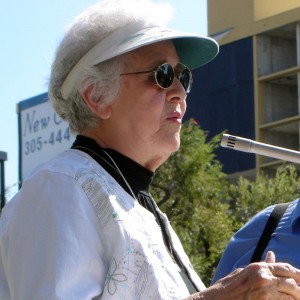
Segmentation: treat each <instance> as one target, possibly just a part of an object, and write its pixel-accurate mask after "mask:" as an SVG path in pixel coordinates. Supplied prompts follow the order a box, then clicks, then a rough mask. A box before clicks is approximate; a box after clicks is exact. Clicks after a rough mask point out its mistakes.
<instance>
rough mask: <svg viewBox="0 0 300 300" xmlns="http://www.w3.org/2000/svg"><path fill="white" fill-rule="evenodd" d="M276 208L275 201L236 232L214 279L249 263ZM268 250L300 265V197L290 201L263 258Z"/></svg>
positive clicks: (288, 261)
mask: <svg viewBox="0 0 300 300" xmlns="http://www.w3.org/2000/svg"><path fill="white" fill-rule="evenodd" d="M273 208H274V205H273V206H269V207H267V208H265V209H264V210H262V211H261V212H259V213H258V214H257V215H255V216H254V217H253V218H252V219H251V220H250V221H248V222H247V223H246V224H245V225H244V226H243V227H242V228H241V229H240V230H239V231H237V232H236V233H235V235H234V236H233V237H232V238H231V240H230V242H229V244H228V245H227V247H226V249H225V251H224V253H223V256H222V258H221V260H220V262H219V265H218V267H217V270H216V273H215V276H214V278H213V280H212V283H214V282H215V281H217V280H218V279H220V278H222V277H224V276H226V275H228V274H229V273H230V272H232V271H234V270H235V269H237V268H240V267H245V266H246V265H248V264H249V262H250V260H251V258H252V255H253V253H254V250H255V247H256V245H257V243H258V240H259V238H260V235H261V233H262V231H263V229H264V227H265V225H266V223H267V221H268V218H269V216H270V214H271V212H272V210H273ZM268 250H272V251H273V252H274V253H275V257H276V261H277V262H287V263H290V264H291V265H293V266H294V267H297V268H300V199H297V200H295V201H293V202H291V204H290V205H289V207H288V208H287V210H286V212H285V213H284V215H283V216H282V218H281V220H280V222H279V224H278V226H277V228H276V230H275V232H274V233H273V234H272V237H271V240H270V242H269V244H268V246H267V247H266V249H265V251H264V254H263V255H262V259H264V258H265V256H266V253H267V251H268Z"/></svg>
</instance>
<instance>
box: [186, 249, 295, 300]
mask: <svg viewBox="0 0 300 300" xmlns="http://www.w3.org/2000/svg"><path fill="white" fill-rule="evenodd" d="M299 283H300V270H299V269H296V268H294V267H293V266H291V265H289V264H287V263H275V255H274V253H273V252H269V253H268V254H267V257H266V260H265V262H261V263H253V264H250V265H248V266H247V267H245V268H243V269H242V268H240V269H237V270H235V271H233V272H232V273H230V274H229V275H228V276H226V277H224V278H222V279H220V280H219V281H217V282H216V283H215V284H214V285H212V286H211V287H209V288H207V289H206V290H205V291H203V292H200V293H198V294H194V295H192V296H190V297H189V298H187V300H196V299H199V300H202V299H203V300H215V299H216V300H217V299H222V300H227V299H228V300H231V299H234V300H269V299H270V300H271V299H272V300H300V287H299V286H298V284H299Z"/></svg>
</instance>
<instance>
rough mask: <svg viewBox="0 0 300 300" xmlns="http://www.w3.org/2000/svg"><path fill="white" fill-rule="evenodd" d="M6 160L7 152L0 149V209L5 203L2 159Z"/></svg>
mask: <svg viewBox="0 0 300 300" xmlns="http://www.w3.org/2000/svg"><path fill="white" fill-rule="evenodd" d="M6 160H7V153H6V152H3V151H0V179H1V182H0V188H1V189H0V193H1V201H0V209H1V210H2V208H3V207H4V205H5V172H4V161H6Z"/></svg>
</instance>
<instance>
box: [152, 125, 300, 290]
mask: <svg viewBox="0 0 300 300" xmlns="http://www.w3.org/2000/svg"><path fill="white" fill-rule="evenodd" d="M220 138H221V135H217V136H216V137H214V138H213V139H212V140H210V141H207V138H206V134H205V132H204V131H203V130H201V129H200V127H199V126H198V124H197V123H196V122H195V121H194V120H189V121H188V122H186V123H185V124H184V126H183V127H182V131H181V147H180V150H179V151H177V152H176V153H174V154H173V155H172V156H171V157H170V158H169V160H168V161H167V162H165V163H164V164H163V165H162V166H161V167H160V168H159V169H158V170H157V172H156V175H155V178H154V181H153V183H152V189H151V193H152V195H153V197H154V199H156V200H157V204H158V205H159V206H160V208H161V209H162V211H164V212H165V213H166V214H167V215H168V217H169V219H170V222H171V223H172V226H173V228H174V229H175V231H176V232H177V234H178V235H179V238H180V239H181V241H182V243H183V246H184V248H185V250H186V252H187V254H188V256H189V257H190V259H191V261H192V264H193V266H194V267H195V269H196V271H197V272H198V273H199V274H200V276H201V278H202V280H203V281H204V283H205V284H206V285H209V283H210V280H211V278H212V276H213V273H214V271H215V267H216V266H217V264H218V261H219V259H220V257H221V255H222V252H223V251H224V249H225V247H226V245H227V243H228V241H229V239H230V237H231V236H232V234H233V233H234V232H236V231H237V230H238V229H239V228H240V227H241V226H242V225H243V224H244V223H245V222H246V221H248V220H249V219H250V218H251V217H252V216H253V215H255V214H256V213H257V212H259V211H260V210H261V209H263V208H265V207H267V206H269V205H271V204H274V203H280V202H287V201H292V200H294V199H296V198H297V197H298V187H299V186H300V179H299V176H298V173H297V170H296V168H295V167H294V166H293V165H283V166H282V167H280V168H278V170H277V172H276V174H275V176H272V177H269V176H266V175H263V174H262V175H259V176H257V177H256V179H255V181H250V180H248V179H246V178H239V180H238V181H237V182H236V183H231V184H230V183H229V182H228V181H227V179H226V174H224V173H223V172H222V165H221V164H220V162H219V161H218V160H217V159H216V157H215V154H214V152H215V150H216V148H217V147H219V144H220ZM249 155H250V154H249Z"/></svg>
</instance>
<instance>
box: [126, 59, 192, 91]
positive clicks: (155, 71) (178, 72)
mask: <svg viewBox="0 0 300 300" xmlns="http://www.w3.org/2000/svg"><path fill="white" fill-rule="evenodd" d="M163 66H168V68H171V70H172V77H173V79H172V82H171V84H170V85H169V86H168V87H163V86H162V85H161V84H160V83H159V80H158V77H157V74H158V72H159V69H160V68H161V67H163ZM185 70H187V71H188V74H189V76H190V78H189V83H188V86H187V88H185V87H184V85H183V84H182V82H181V80H180V75H181V74H182V72H183V71H185ZM145 73H153V76H152V77H153V78H154V81H155V83H156V85H157V86H159V87H160V88H161V89H163V90H166V89H168V88H170V87H171V86H172V84H173V83H174V80H175V78H177V79H178V80H179V81H180V83H181V85H182V86H183V88H184V90H185V92H186V93H187V94H188V93H189V92H190V91H191V88H192V83H193V76H192V72H191V70H190V69H189V68H188V67H187V66H186V65H184V64H182V63H178V64H177V65H176V67H175V68H173V67H172V66H171V65H170V64H169V63H163V64H161V65H159V66H158V67H156V68H154V69H153V70H149V71H140V72H130V73H122V74H120V75H122V76H123V75H135V74H145Z"/></svg>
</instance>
